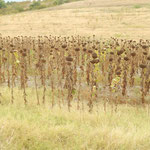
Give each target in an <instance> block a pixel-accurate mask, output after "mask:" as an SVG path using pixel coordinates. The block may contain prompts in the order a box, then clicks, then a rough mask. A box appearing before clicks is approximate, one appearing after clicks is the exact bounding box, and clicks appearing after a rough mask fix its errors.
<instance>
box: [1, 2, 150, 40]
mask: <svg viewBox="0 0 150 150" xmlns="http://www.w3.org/2000/svg"><path fill="white" fill-rule="evenodd" d="M0 32H1V33H2V34H3V35H10V36H18V35H32V36H37V35H49V34H53V35H72V34H80V35H86V36H87V35H93V34H96V35H97V36H98V37H103V38H105V37H110V36H115V37H123V38H133V39H137V38H145V39H149V37H150V0H142V1H140V0H130V1H129V0H105V1H104V0H85V1H83V2H82V1H80V2H74V3H71V4H64V5H62V6H58V7H55V8H53V9H52V8H50V9H45V10H40V11H33V12H26V13H20V14H16V15H8V16H0Z"/></svg>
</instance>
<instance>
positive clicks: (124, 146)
mask: <svg viewBox="0 0 150 150" xmlns="http://www.w3.org/2000/svg"><path fill="white" fill-rule="evenodd" d="M2 93H3V94H2ZM18 94H20V93H19V92H18V91H16V93H15V104H13V105H12V104H8V103H4V102H3V103H2V104H1V105H0V150H149V148H150V132H149V131H150V114H149V112H148V109H147V108H145V109H144V108H142V107H138V108H137V107H136V108H135V107H131V106H126V105H121V106H119V108H118V111H117V112H113V113H112V112H111V108H110V106H107V111H106V112H104V110H103V106H99V109H98V111H95V112H93V113H91V114H90V113H88V112H86V111H84V112H81V111H77V110H76V109H75V108H72V111H71V112H68V111H67V108H65V107H64V108H63V109H61V110H60V109H59V108H57V106H55V107H54V108H53V109H51V106H50V105H49V104H47V105H46V106H43V105H41V106H36V105H32V104H28V105H27V106H24V105H23V101H22V98H21V95H20V96H19V95H18ZM1 95H2V97H1V101H2V99H4V100H5V101H8V100H9V99H10V98H9V97H10V95H9V91H8V90H7V89H6V88H3V89H1ZM28 97H31V100H32V99H34V97H33V96H32V92H30V94H29V95H28Z"/></svg>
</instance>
